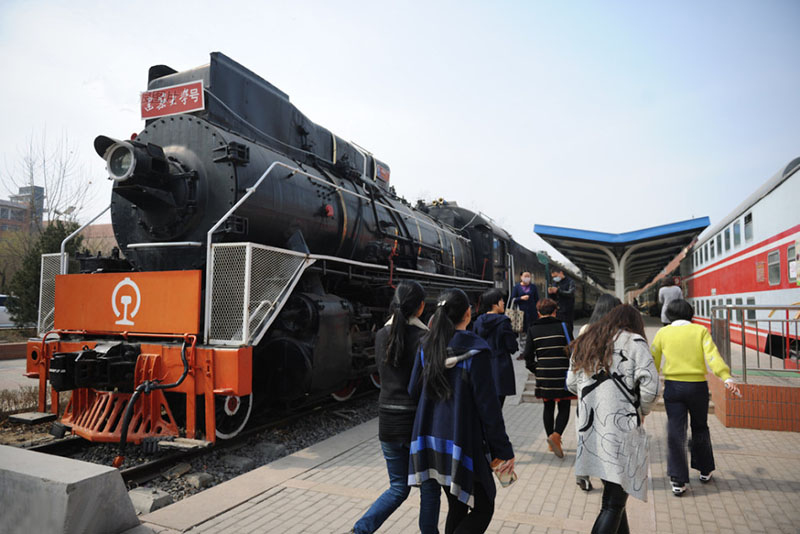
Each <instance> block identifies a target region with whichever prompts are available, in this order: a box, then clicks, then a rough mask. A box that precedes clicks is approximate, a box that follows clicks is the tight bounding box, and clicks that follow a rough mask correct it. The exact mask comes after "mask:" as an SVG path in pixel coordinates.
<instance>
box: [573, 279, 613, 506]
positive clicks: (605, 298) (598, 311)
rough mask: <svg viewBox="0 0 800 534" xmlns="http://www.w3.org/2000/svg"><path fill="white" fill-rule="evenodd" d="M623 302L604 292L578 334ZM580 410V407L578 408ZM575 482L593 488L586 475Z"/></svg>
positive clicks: (589, 489) (588, 489) (587, 488)
mask: <svg viewBox="0 0 800 534" xmlns="http://www.w3.org/2000/svg"><path fill="white" fill-rule="evenodd" d="M620 304H622V301H621V300H619V299H618V298H617V297H615V296H613V295H609V294H608V293H604V294H602V295H600V296H599V297H598V298H597V302H595V304H594V309H593V310H592V315H591V317H589V321H588V322H587V323H586V324H585V325H583V326H582V327H581V329H580V330H579V331H578V336H581V335H582V334H583V333H584V332H586V330H587V329H588V328H589V326H591V325H593V324H594V323H596V322H597V321H599V320H600V319H602V318H603V317H605V316H606V314H607V313H608V312H610V311H611V310H613V309H614V308H616V307H617V306H619V305H620ZM577 410H578V411H580V408H578V409H577ZM575 483H576V484H577V485H578V486H579V487H580V488H581V489H582V490H583V491H591V490H592V481H591V480H589V477H588V476H585V475H575Z"/></svg>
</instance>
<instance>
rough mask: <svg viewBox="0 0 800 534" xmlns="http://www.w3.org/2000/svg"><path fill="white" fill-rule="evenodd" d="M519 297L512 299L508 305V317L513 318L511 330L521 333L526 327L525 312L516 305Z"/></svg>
mask: <svg viewBox="0 0 800 534" xmlns="http://www.w3.org/2000/svg"><path fill="white" fill-rule="evenodd" d="M516 302H517V299H511V302H509V303H508V306H506V317H508V318H509V319H511V330H513V331H514V332H516V333H517V334H519V333H520V332H522V331H523V330H524V328H525V312H524V311H522V310H520V309H519V307H516V308H515V307H514V306H515V305H516Z"/></svg>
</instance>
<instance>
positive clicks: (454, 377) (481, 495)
mask: <svg viewBox="0 0 800 534" xmlns="http://www.w3.org/2000/svg"><path fill="white" fill-rule="evenodd" d="M470 318H471V310H470V304H469V299H468V298H467V295H466V294H465V293H464V292H463V291H462V290H460V289H448V290H446V291H444V292H443V293H442V295H441V296H440V297H439V300H438V303H437V308H436V313H434V315H433V320H432V321H431V326H430V332H428V333H427V334H426V335H425V337H424V338H423V340H422V348H421V350H420V351H419V353H418V354H417V357H416V358H415V359H414V369H413V371H412V374H411V381H410V382H409V386H408V387H409V394H410V395H411V397H412V399H419V405H418V407H417V415H416V418H415V419H414V429H413V431H412V437H411V458H410V460H409V461H410V465H409V475H408V482H409V484H411V485H420V484H424V483H425V482H427V481H429V480H434V481H436V482H437V483H438V484H440V485H441V486H442V487H443V488H444V490H445V495H446V496H447V503H448V511H447V520H446V523H445V534H465V533H477V532H485V531H486V528H487V527H488V526H489V523H490V522H491V520H492V515H493V514H494V500H495V494H496V489H495V485H494V480H493V477H492V467H491V466H490V463H489V462H490V460H489V459H488V458H493V459H494V460H495V461H493V462H492V463H497V464H498V466H497V467H495V471H496V472H498V473H502V474H513V471H514V451H513V449H512V447H511V442H510V441H509V439H508V435H507V434H506V429H505V423H504V421H503V413H502V411H501V408H500V402H499V400H498V398H497V392H496V391H495V388H494V385H493V384H492V381H491V380H488V379H487V377H488V376H490V375H491V363H490V358H491V350H490V348H489V345H488V344H487V343H486V341H484V340H483V339H481V338H480V337H479V336H478V335H476V334H475V333H473V332H470V331H468V330H466V328H467V325H468V324H469V322H470ZM497 460H499V461H497Z"/></svg>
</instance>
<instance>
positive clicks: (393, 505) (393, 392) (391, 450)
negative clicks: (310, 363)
mask: <svg viewBox="0 0 800 534" xmlns="http://www.w3.org/2000/svg"><path fill="white" fill-rule="evenodd" d="M424 309H425V291H424V290H423V288H422V286H421V285H420V284H419V283H417V282H413V281H407V282H400V283H399V284H398V285H397V289H396V290H395V293H394V298H393V299H392V303H391V308H390V310H391V312H392V316H391V318H390V319H389V321H388V322H387V323H386V325H385V326H384V327H383V328H381V329H380V330H379V331H378V333H377V334H376V336H375V362H376V363H377V365H378V374H379V375H380V379H381V392H380V395H379V397H378V439H379V440H380V444H381V450H382V451H383V456H384V459H385V460H386V469H387V471H388V473H389V484H390V486H389V489H387V490H386V491H384V492H383V494H382V495H381V496H380V497H378V500H376V501H375V502H374V503H373V504H372V506H370V508H369V510H367V512H366V513H365V514H364V515H363V516H362V517H361V518H360V519H359V520H358V521H357V522H356V524H355V525H354V526H353V529H352V530H351V531H350V532H355V533H356V534H369V533H372V532H375V531H376V530H377V529H378V528H379V527H380V526H381V525H382V524H383V523H384V521H386V519H387V518H388V517H389V516H390V515H391V514H392V513H393V512H394V511H395V510H396V509H397V508H398V507H399V506H400V505H401V504H402V503H403V501H405V500H406V498H407V497H408V494H409V492H410V491H411V488H410V487H409V485H408V458H409V450H410V443H411V431H412V428H413V426H414V416H415V414H416V410H417V404H416V400H414V399H412V398H411V397H410V395H409V394H408V382H409V380H410V377H411V370H412V368H413V366H414V356H415V355H416V353H417V349H418V348H419V343H420V339H421V338H422V336H423V334H425V332H427V331H428V327H427V326H425V325H424V324H423V323H422V321H420V319H419V317H420V315H422V312H423V310H424ZM439 503H440V489H439V485H438V484H435V483H427V484H423V485H422V487H421V489H420V516H419V528H420V531H421V532H422V533H423V534H436V533H438V523H439Z"/></svg>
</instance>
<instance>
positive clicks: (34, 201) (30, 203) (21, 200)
mask: <svg viewBox="0 0 800 534" xmlns="http://www.w3.org/2000/svg"><path fill="white" fill-rule="evenodd" d="M8 198H9V200H10V201H11V202H14V203H15V204H19V205H20V206H25V207H26V208H28V209H31V208H33V218H34V220H35V221H36V222H37V223H38V224H39V225H40V226H41V224H42V219H43V218H44V187H41V186H38V185H33V186H30V185H29V186H25V187H20V188H19V192H18V193H17V194H16V195H11V196H9V197H8Z"/></svg>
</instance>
